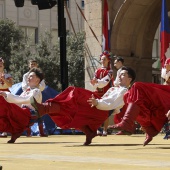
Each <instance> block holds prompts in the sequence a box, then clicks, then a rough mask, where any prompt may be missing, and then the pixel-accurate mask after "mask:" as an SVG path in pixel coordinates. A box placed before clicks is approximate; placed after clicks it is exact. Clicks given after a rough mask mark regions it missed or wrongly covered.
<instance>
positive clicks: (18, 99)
mask: <svg viewBox="0 0 170 170" xmlns="http://www.w3.org/2000/svg"><path fill="white" fill-rule="evenodd" d="M5 93H6V95H7V97H5V99H6V101H7V102H9V103H15V104H17V105H19V106H20V107H22V106H23V105H26V106H28V107H29V108H31V109H33V110H35V109H34V108H33V107H32V106H31V104H30V98H31V97H32V96H34V98H35V99H36V100H37V102H38V103H41V102H42V93H41V90H40V89H38V88H34V89H27V90H26V91H24V92H23V93H21V95H20V96H18V95H14V94H12V93H10V92H5Z"/></svg>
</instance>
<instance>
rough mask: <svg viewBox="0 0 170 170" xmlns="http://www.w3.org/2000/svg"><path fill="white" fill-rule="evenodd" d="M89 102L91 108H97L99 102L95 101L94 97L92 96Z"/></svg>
mask: <svg viewBox="0 0 170 170" xmlns="http://www.w3.org/2000/svg"><path fill="white" fill-rule="evenodd" d="M87 102H88V103H89V105H91V107H94V106H97V104H98V101H97V100H96V99H95V97H94V95H93V94H92V95H91V98H89V100H87Z"/></svg>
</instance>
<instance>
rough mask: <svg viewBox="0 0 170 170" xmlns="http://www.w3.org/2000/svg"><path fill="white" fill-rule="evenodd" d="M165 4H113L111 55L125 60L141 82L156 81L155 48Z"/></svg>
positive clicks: (142, 0)
mask: <svg viewBox="0 0 170 170" xmlns="http://www.w3.org/2000/svg"><path fill="white" fill-rule="evenodd" d="M161 2H162V1H161V0H152V1H151V0H124V1H123V2H121V3H120V1H119V0H113V1H112V0H110V1H109V12H110V16H111V17H110V18H111V26H112V30H111V51H112V53H113V54H117V55H121V56H124V57H125V61H127V65H130V66H132V67H133V68H134V69H135V70H136V73H137V81H148V82H151V81H152V63H153V61H152V48H153V41H154V36H155V33H156V30H157V28H158V26H159V24H160V19H161ZM118 4H119V5H118ZM115 7H117V9H115ZM167 8H168V10H169V9H170V1H167Z"/></svg>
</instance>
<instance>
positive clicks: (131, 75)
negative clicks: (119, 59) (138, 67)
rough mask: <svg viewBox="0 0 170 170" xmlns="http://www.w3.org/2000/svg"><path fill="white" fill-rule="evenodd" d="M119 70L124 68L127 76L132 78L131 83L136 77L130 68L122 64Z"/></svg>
mask: <svg viewBox="0 0 170 170" xmlns="http://www.w3.org/2000/svg"><path fill="white" fill-rule="evenodd" d="M121 70H126V71H127V72H128V76H129V77H130V78H132V80H131V83H132V82H133V81H134V80H135V79H136V73H135V71H134V70H133V69H132V68H130V67H126V66H123V67H122V68H121Z"/></svg>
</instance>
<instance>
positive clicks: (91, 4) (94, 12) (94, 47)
mask: <svg viewBox="0 0 170 170" xmlns="http://www.w3.org/2000/svg"><path fill="white" fill-rule="evenodd" d="M84 2H85V11H84V12H85V17H86V19H87V21H88V24H87V23H86V22H85V25H84V27H85V28H84V29H85V32H86V42H85V43H86V44H87V48H88V50H89V52H88V53H87V51H86V57H85V88H86V89H89V90H92V89H91V86H90V85H89V81H90V79H91V78H92V74H94V68H93V67H91V66H92V64H91V63H90V62H87V60H89V54H90V55H91V57H96V59H99V55H100V53H101V51H102V49H101V42H102V1H99V0H85V1H84ZM89 26H90V27H91V28H92V30H93V31H94V33H95V35H96V36H97V38H98V40H99V43H98V42H97V40H96V39H95V37H94V35H93V34H92V32H91V30H90V28H89ZM89 61H90V60H89ZM87 70H88V71H87ZM89 73H91V74H90V75H89Z"/></svg>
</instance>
